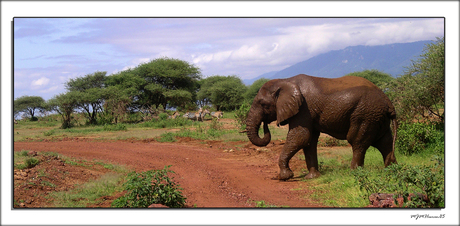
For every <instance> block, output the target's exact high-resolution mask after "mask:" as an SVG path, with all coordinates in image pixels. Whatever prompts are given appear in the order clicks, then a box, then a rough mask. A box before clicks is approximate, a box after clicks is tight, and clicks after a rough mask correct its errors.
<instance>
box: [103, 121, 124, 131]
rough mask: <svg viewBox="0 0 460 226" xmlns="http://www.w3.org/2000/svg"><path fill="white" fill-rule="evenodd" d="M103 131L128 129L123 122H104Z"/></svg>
mask: <svg viewBox="0 0 460 226" xmlns="http://www.w3.org/2000/svg"><path fill="white" fill-rule="evenodd" d="M104 131H128V128H127V127H126V125H125V124H123V123H119V124H115V125H110V124H105V125H104Z"/></svg>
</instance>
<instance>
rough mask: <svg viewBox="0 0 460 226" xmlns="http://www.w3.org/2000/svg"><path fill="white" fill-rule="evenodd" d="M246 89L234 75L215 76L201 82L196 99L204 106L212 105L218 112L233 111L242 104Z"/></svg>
mask: <svg viewBox="0 0 460 226" xmlns="http://www.w3.org/2000/svg"><path fill="white" fill-rule="evenodd" d="M246 89H247V87H246V86H245V85H244V84H243V82H242V81H241V79H240V78H239V77H237V76H235V75H231V76H220V75H215V76H210V77H208V78H205V79H203V80H202V82H201V86H200V90H199V91H198V93H197V97H198V100H199V101H201V102H202V103H204V104H212V105H213V106H215V108H216V109H217V110H218V111H220V110H234V109H235V108H237V107H239V106H240V105H241V104H242V103H243V100H244V97H243V94H244V93H245V92H246Z"/></svg>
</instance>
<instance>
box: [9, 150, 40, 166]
mask: <svg viewBox="0 0 460 226" xmlns="http://www.w3.org/2000/svg"><path fill="white" fill-rule="evenodd" d="M28 152H29V151H28V150H22V151H20V152H14V155H13V163H14V168H15V169H27V168H32V167H34V166H36V165H38V164H39V163H40V161H39V160H38V159H37V158H35V157H30V156H28V154H27V153H28Z"/></svg>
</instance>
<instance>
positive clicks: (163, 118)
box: [158, 113, 169, 121]
mask: <svg viewBox="0 0 460 226" xmlns="http://www.w3.org/2000/svg"><path fill="white" fill-rule="evenodd" d="M168 117H169V116H168V114H166V113H160V114H159V115H158V118H159V119H160V120H161V121H164V120H166V119H168Z"/></svg>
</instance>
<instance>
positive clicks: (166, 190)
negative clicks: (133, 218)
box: [112, 166, 186, 208]
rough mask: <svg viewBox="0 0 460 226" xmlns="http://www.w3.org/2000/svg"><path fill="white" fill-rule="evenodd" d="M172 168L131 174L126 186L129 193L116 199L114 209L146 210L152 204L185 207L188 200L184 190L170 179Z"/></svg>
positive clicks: (167, 167)
mask: <svg viewBox="0 0 460 226" xmlns="http://www.w3.org/2000/svg"><path fill="white" fill-rule="evenodd" d="M170 167H171V166H165V167H164V169H162V170H149V171H146V172H142V173H137V172H131V173H130V174H129V175H128V179H127V182H126V183H125V184H124V186H125V189H126V190H127V191H128V193H127V194H126V195H125V196H123V197H120V198H118V199H116V200H115V201H113V203H112V207H118V208H122V207H131V208H146V207H148V206H150V205H151V204H154V203H156V204H163V205H166V206H168V207H171V208H180V207H184V206H185V200H186V198H185V197H184V196H183V195H182V192H181V191H180V190H182V188H181V187H180V186H179V185H177V184H176V183H175V182H173V181H172V179H171V178H169V177H168V173H174V172H173V171H171V170H169V168H170Z"/></svg>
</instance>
